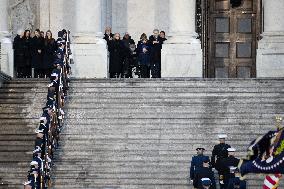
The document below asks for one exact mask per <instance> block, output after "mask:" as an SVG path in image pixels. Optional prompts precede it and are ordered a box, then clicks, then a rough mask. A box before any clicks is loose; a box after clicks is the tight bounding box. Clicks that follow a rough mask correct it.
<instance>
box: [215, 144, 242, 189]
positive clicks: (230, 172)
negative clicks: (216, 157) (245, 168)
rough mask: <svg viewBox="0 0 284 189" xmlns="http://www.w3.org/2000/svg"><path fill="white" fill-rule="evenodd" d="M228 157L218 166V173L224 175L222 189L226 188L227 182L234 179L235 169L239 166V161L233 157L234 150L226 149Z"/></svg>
mask: <svg viewBox="0 0 284 189" xmlns="http://www.w3.org/2000/svg"><path fill="white" fill-rule="evenodd" d="M227 150H228V157H227V158H224V159H223V160H222V163H221V164H220V165H219V167H220V169H221V170H220V171H221V172H222V174H223V175H224V187H225V188H227V186H228V183H229V180H230V179H231V178H234V177H235V169H236V167H237V166H238V165H239V162H240V159H238V158H236V157H235V152H236V149H235V148H228V149H227Z"/></svg>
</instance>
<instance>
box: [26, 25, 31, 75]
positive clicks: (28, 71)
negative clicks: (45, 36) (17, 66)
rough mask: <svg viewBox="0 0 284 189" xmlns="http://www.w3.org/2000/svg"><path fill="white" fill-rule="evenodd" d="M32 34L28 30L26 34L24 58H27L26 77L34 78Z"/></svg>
mask: <svg viewBox="0 0 284 189" xmlns="http://www.w3.org/2000/svg"><path fill="white" fill-rule="evenodd" d="M31 40H32V39H31V32H30V30H26V31H25V34H24V56H25V69H24V77H27V78H30V77H32V73H31V71H32V68H31V60H32V57H31Z"/></svg>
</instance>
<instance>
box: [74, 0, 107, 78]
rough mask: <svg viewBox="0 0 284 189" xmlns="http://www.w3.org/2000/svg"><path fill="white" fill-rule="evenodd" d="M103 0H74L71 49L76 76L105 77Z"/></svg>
mask: <svg viewBox="0 0 284 189" xmlns="http://www.w3.org/2000/svg"><path fill="white" fill-rule="evenodd" d="M101 1H103V0H76V9H75V12H76V14H75V15H74V24H75V26H74V28H75V31H74V35H73V43H74V45H73V49H74V59H75V64H74V65H72V69H73V73H74V75H73V76H74V77H76V78H106V77H107V76H108V51H107V45H106V42H105V40H104V39H103V33H102V3H101Z"/></svg>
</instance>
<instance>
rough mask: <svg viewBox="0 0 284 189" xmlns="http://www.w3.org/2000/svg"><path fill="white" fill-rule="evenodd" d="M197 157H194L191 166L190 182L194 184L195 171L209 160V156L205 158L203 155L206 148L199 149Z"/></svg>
mask: <svg viewBox="0 0 284 189" xmlns="http://www.w3.org/2000/svg"><path fill="white" fill-rule="evenodd" d="M196 151H197V155H196V156H193V157H192V160H191V165H190V180H191V182H193V179H194V173H195V171H196V170H197V169H198V168H200V167H202V166H203V159H204V158H209V157H208V156H204V155H203V153H204V151H205V149H204V148H197V149H196Z"/></svg>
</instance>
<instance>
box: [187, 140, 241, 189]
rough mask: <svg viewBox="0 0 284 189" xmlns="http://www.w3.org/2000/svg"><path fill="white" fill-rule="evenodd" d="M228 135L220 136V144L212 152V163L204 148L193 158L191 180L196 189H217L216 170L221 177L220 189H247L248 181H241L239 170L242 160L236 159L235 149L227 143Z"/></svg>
mask: <svg viewBox="0 0 284 189" xmlns="http://www.w3.org/2000/svg"><path fill="white" fill-rule="evenodd" d="M226 137H227V135H219V140H220V143H219V144H218V145H215V146H214V148H213V151H212V156H211V161H210V159H209V157H208V156H205V155H204V154H203V153H204V151H205V149H204V148H197V149H196V150H197V155H196V156H194V157H193V158H192V161H191V166H190V180H191V183H192V184H193V186H194V188H196V189H216V186H217V185H216V182H215V176H214V170H216V171H217V172H218V175H219V186H220V189H246V181H244V180H242V179H241V175H240V173H239V170H238V165H239V162H240V159H238V158H236V157H235V151H236V149H235V148H232V147H231V146H230V145H228V144H226V143H225V138H226Z"/></svg>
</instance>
